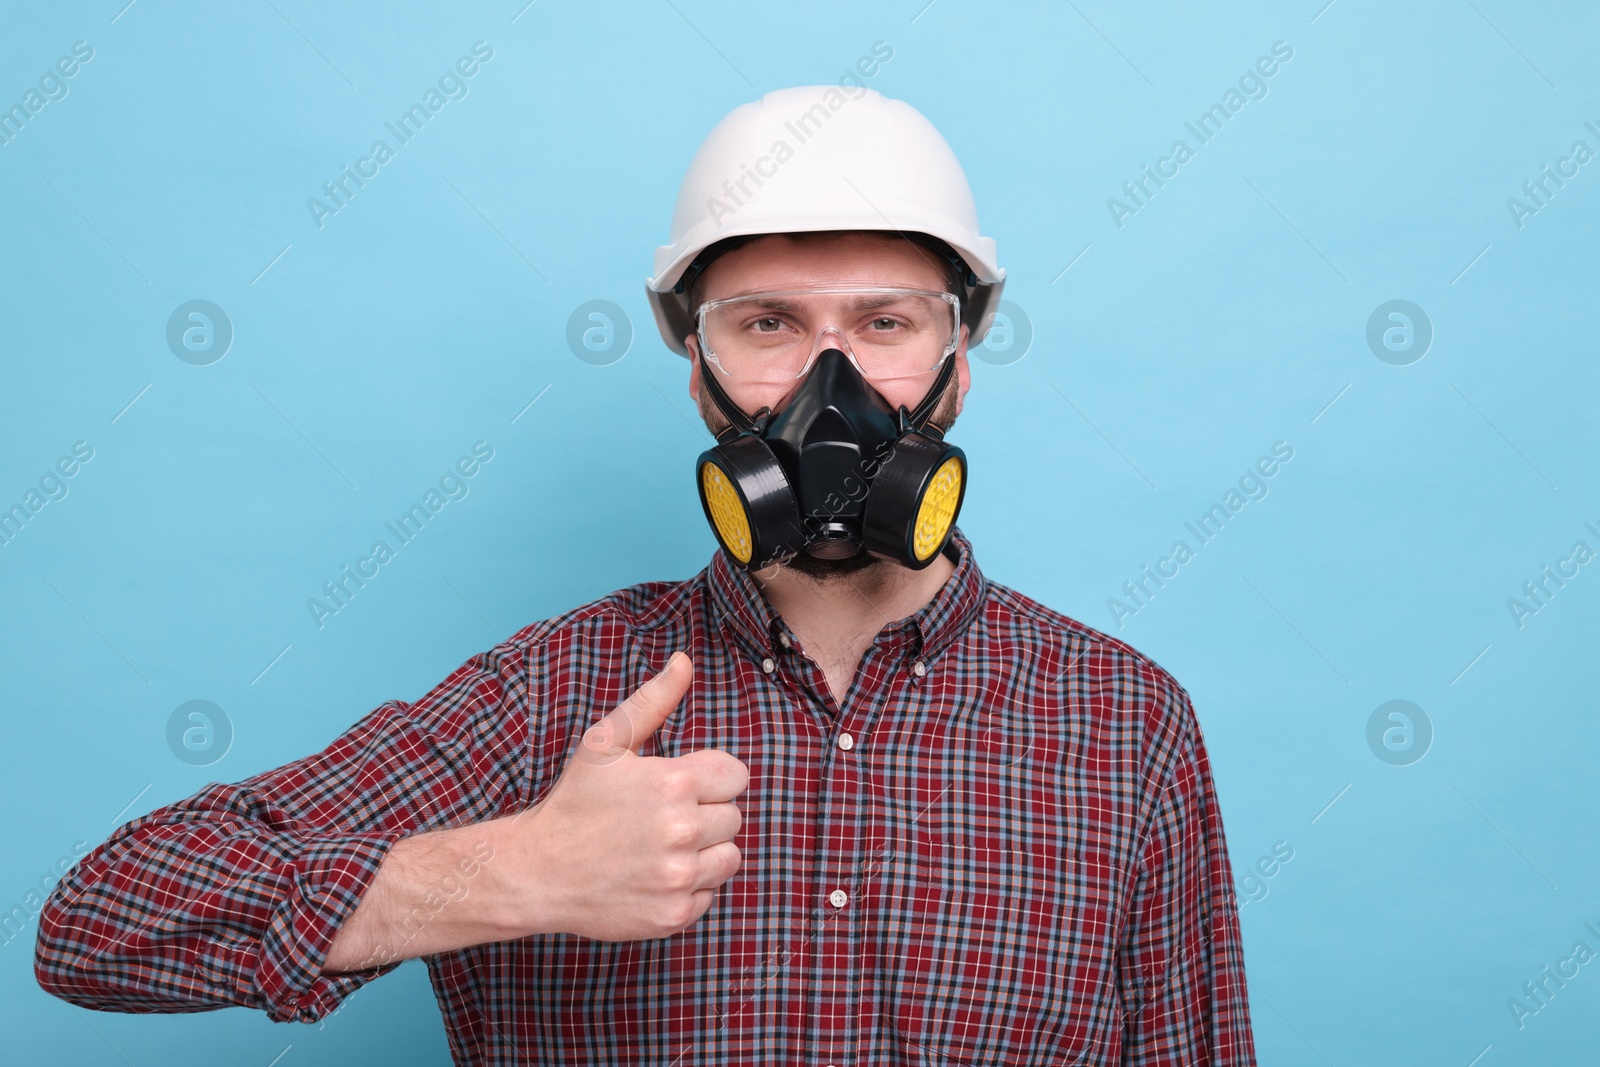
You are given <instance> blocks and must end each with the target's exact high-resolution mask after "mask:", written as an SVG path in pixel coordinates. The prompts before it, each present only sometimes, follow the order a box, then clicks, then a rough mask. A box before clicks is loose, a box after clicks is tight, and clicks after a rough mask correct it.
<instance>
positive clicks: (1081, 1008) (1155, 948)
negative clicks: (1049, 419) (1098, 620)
mask: <svg viewBox="0 0 1600 1067" xmlns="http://www.w3.org/2000/svg"><path fill="white" fill-rule="evenodd" d="M947 552H948V554H949V555H950V556H951V557H952V558H954V559H955V560H956V569H955V573H954V575H953V577H952V578H951V579H950V580H949V581H948V582H947V583H945V585H944V586H943V587H942V588H941V589H940V590H939V592H938V593H937V595H935V596H934V598H933V599H932V600H931V601H930V602H929V603H928V604H927V605H925V606H924V607H923V608H921V609H920V610H918V611H917V612H915V613H914V614H912V615H910V616H908V617H906V618H904V619H900V620H898V621H895V622H893V623H891V624H888V625H885V626H884V627H883V629H882V630H881V631H880V632H879V634H878V635H877V637H876V638H875V639H874V642H873V644H872V646H871V647H870V648H869V649H868V650H867V652H866V655H865V657H864V658H863V660H862V662H861V665H860V667H859V669H858V670H857V672H856V675H855V679H854V681H853V683H852V684H851V687H850V690H849V692H848V693H846V695H845V698H844V700H843V701H842V702H836V701H835V700H834V698H833V696H832V695H831V693H830V691H829V689H828V685H827V681H826V679H825V678H824V676H823V673H822V671H821V669H820V668H819V667H818V666H817V664H816V663H814V662H813V661H812V660H811V659H809V658H808V657H807V656H805V655H804V654H802V652H801V649H800V646H799V643H798V640H797V639H796V638H795V636H794V634H793V633H792V632H791V631H789V630H788V629H787V628H786V626H785V625H784V623H783V621H782V619H781V618H779V617H778V616H776V615H775V614H774V613H773V611H772V608H771V606H770V605H769V604H768V602H767V601H766V599H765V597H764V596H763V595H762V594H761V591H760V588H759V586H758V585H757V584H756V582H755V580H754V579H753V577H752V576H750V575H749V574H747V573H746V572H744V571H742V570H740V569H739V568H738V567H737V566H736V565H734V564H733V563H732V561H731V560H730V559H729V557H728V556H727V555H726V554H725V553H724V552H722V551H721V550H719V551H718V552H717V553H716V555H715V556H714V557H713V559H712V561H711V563H710V565H709V566H707V567H706V568H705V569H704V570H702V571H701V572H700V573H699V574H697V575H696V576H695V577H693V578H691V579H689V580H687V581H683V582H647V583H643V584H640V585H635V586H632V587H630V588H627V589H623V590H619V591H618V592H615V593H613V594H611V595H610V596H607V597H604V598H602V599H600V600H597V601H595V602H593V603H591V604H587V605H585V606H583V607H581V608H578V609H576V610H573V611H570V612H568V613H566V614H565V615H562V616H560V617H558V618H554V619H549V620H546V621H543V622H538V623H534V624H532V625H530V626H528V627H526V628H524V629H523V630H521V631H520V632H518V633H517V634H515V635H514V636H513V637H511V638H510V639H509V640H507V641H505V642H504V643H503V644H500V645H498V646H496V647H495V648H493V649H491V650H489V651H487V652H483V653H480V654H478V655H476V656H473V657H472V658H471V659H469V660H468V661H467V662H466V663H464V664H462V665H461V666H460V667H458V668H457V669H456V670H455V671H454V672H452V673H451V674H450V676H449V677H447V678H446V679H444V681H443V682H441V683H440V684H439V685H438V686H437V687H435V688H434V689H433V690H432V691H431V692H429V693H427V694H426V695H425V696H423V697H422V698H421V699H420V700H418V701H416V702H414V703H406V702H403V701H390V702H387V703H385V704H383V705H382V706H380V707H378V708H377V709H376V710H374V711H372V712H371V713H370V714H368V715H367V716H366V717H364V718H363V719H361V720H360V721H359V722H357V723H356V724H355V725H354V726H353V727H351V728H350V729H349V730H348V731H347V732H346V733H345V734H343V735H342V736H341V737H339V738H338V739H337V740H335V741H334V742H333V743H332V744H331V745H329V746H328V748H327V749H325V750H324V751H322V752H320V753H318V754H316V755H312V756H307V757H306V758H304V759H301V760H297V761H295V762H293V763H290V764H288V765H287V766H284V767H280V768H278V769H276V770H271V771H266V772H264V773H262V774H258V775H256V776H254V777H252V778H248V779H246V780H244V781H242V782H239V783H237V784H233V785H219V784H210V785H208V786H207V787H206V788H205V789H203V790H201V791H200V792H199V793H197V794H196V795H195V796H193V797H190V798H189V799H187V800H183V801H179V802H177V803H174V804H170V805H168V806H166V807H163V808H160V809H158V810H156V811H154V812H152V813H150V814H148V815H145V816H143V817H141V818H138V819H136V820H134V821H133V822H131V823H129V824H127V825H126V826H124V827H122V828H121V829H119V830H117V831H116V832H115V833H114V834H113V835H112V836H111V838H110V839H109V840H107V841H106V842H105V843H104V844H102V845H100V846H99V847H98V848H96V849H95V850H94V851H92V852H91V853H89V854H88V855H86V856H85V857H83V858H82V860H80V861H79V863H78V864H77V866H76V867H74V868H73V870H72V871H71V872H70V873H69V874H68V876H67V877H65V878H64V879H63V880H62V882H61V884H60V885H59V886H58V887H57V888H56V890H55V892H54V893H53V894H52V896H51V898H50V900H49V901H48V903H47V905H46V907H45V909H44V911H43V913H42V914H41V916H40V921H39V937H38V945H37V953H36V959H35V970H36V974H37V976H38V980H39V982H40V983H41V984H42V985H43V986H44V988H45V989H46V990H48V991H49V992H51V993H53V994H55V995H57V996H60V997H63V998H65V999H67V1000H69V1001H71V1002H73V1003H75V1004H79V1005H82V1006H84V1007H90V1008H99V1009H104V1010H110V1011H132V1012H183V1011H205V1010H208V1009H211V1008H218V1007H222V1006H226V1005H243V1006H247V1007H253V1008H259V1009H262V1010H264V1011H265V1012H267V1014H268V1015H269V1016H270V1017H271V1018H272V1019H274V1020H278V1021H302V1022H313V1021H316V1020H318V1019H321V1018H323V1017H324V1016H326V1015H327V1014H328V1013H330V1012H332V1011H334V1010H335V1009H336V1008H337V1006H338V1005H339V1004H340V1002H341V1001H342V1000H343V999H344V998H345V997H346V996H348V995H349V994H350V993H352V992H353V991H354V990H356V989H357V988H359V987H360V986H361V985H362V984H364V983H365V982H367V981H370V980H371V979H372V978H374V977H377V976H379V975H381V974H384V973H387V972H388V971H389V970H392V969H393V968H394V967H395V966H398V964H395V963H391V964H386V965H384V966H382V967H379V968H377V969H375V970H366V971H360V972H355V973H347V974H335V975H327V976H324V975H322V974H321V965H322V962H323V960H324V959H325V958H326V956H327V952H328V948H329V945H330V943H331V942H332V940H333V936H334V933H335V932H336V931H337V929H338V927H339V925H340V923H341V922H342V921H343V920H344V919H345V918H346V917H347V916H348V915H349V914H350V913H351V911H353V910H354V908H355V906H356V904H357V903H358V902H359V901H360V899H361V896H362V894H363V892H364V891H365V889H366V887H367V886H368V884H369V883H370V882H371V880H372V878H373V876H374V874H375V873H376V871H377V869H378V866H379V864H380V863H381V861H382V860H383V858H384V854H385V852H386V851H387V850H388V848H389V847H390V846H391V845H392V844H393V843H394V842H395V841H397V840H399V839H400V838H402V837H405V836H407V835H409V834H414V833H417V832H419V831H422V830H429V829H437V828H442V827H449V826H459V825H463V824H467V823H471V822H477V821H481V820H484V819H489V818H493V817H496V816H501V815H509V814H512V813H514V812H517V811H521V810H523V809H525V808H527V807H528V806H530V805H531V804H533V803H534V802H536V801H537V800H538V799H539V798H540V797H541V796H542V795H543V793H544V792H545V791H546V790H548V789H549V788H550V787H551V786H553V785H554V784H555V780H556V777H557V776H558V775H559V773H560V771H561V769H562V767H563V766H564V764H565V762H566V759H567V757H568V756H569V755H570V754H571V753H572V752H573V751H574V749H575V746H576V745H577V743H578V741H579V739H580V737H581V736H582V734H583V732H584V730H585V729H586V728H587V727H588V726H589V725H591V724H592V723H593V722H595V721H597V720H598V719H599V718H600V717H601V716H602V715H604V714H605V713H606V712H607V711H609V710H610V709H611V708H612V707H613V706H615V705H616V704H618V703H620V702H621V701H622V700H623V699H624V698H625V697H626V696H627V695H628V694H629V693H630V692H632V690H634V689H635V688H637V687H638V686H639V685H640V684H641V683H643V682H644V681H645V680H646V679H647V678H648V677H649V676H650V675H652V674H653V673H655V672H656V671H658V670H660V668H661V667H662V666H663V665H664V664H665V663H666V660H667V658H668V656H669V655H670V654H671V653H672V652H673V651H674V650H675V649H683V650H686V651H688V652H689V653H690V654H691V655H692V656H693V658H694V669H695V677H694V682H693V686H692V687H691V689H690V691H689V695H688V696H687V697H686V698H685V700H684V703H683V705H682V706H681V707H680V708H679V709H677V710H676V711H674V712H673V714H672V715H671V716H670V717H669V718H668V719H667V721H666V722H665V723H664V724H663V725H662V727H661V729H660V730H659V731H658V732H657V733H656V735H655V736H654V737H653V738H652V739H651V740H649V741H647V742H646V743H645V746H644V748H643V750H642V754H644V755H669V756H670V755H680V754H684V753H688V752H691V751H694V750H696V749H701V748H719V749H723V750H726V751H728V752H731V753H733V754H734V755H736V756H738V757H739V758H740V759H741V760H743V761H744V762H745V763H746V764H747V765H748V766H749V768H750V785H749V788H748V789H747V790H746V792H745V793H743V794H742V795H741V796H740V797H739V798H738V804H739V806H740V809H741V811H742V814H743V823H742V826H741V828H740V830H739V833H738V835H737V837H736V838H735V839H734V840H735V843H736V844H737V845H738V846H739V849H740V851H741V852H742V853H743V857H744V860H743V866H742V867H741V868H740V870H739V871H738V873H737V874H735V875H734V876H733V878H731V879H730V880H729V881H728V882H727V883H725V884H724V885H723V886H722V887H721V888H720V889H719V890H718V892H717V895H716V901H715V903H714V904H713V905H712V907H711V910H710V911H708V912H707V913H706V914H705V915H704V916H702V917H701V918H700V919H699V920H698V921H697V922H696V923H695V924H694V925H692V926H690V927H689V928H688V929H687V930H686V931H684V932H682V933H680V934H677V935H674V936H671V937H664V938H657V939H653V940H644V941H628V942H602V941H594V940H590V939H588V938H584V937H578V936H574V935H566V934H554V935H536V936H531V937H525V938H522V939H520V940H516V941H504V942H498V943H494V944H484V945H478V946H475V947H473V948H468V949H464V950H461V951H456V952H447V953H441V954H439V955H435V956H430V957H428V958H427V966H428V970H429V974H430V977H431V979H432V982H433V987H434V990H435V993H436V994H437V997H438V1000H439V1004H440V1006H441V1009H442V1011H443V1014H444V1020H445V1024H446V1027H447V1029H448V1033H449V1039H450V1048H451V1051H452V1053H453V1055H454V1056H455V1058H456V1060H457V1061H458V1062H460V1063H470V1064H510V1063H532V1062H545V1063H651V1064H674V1065H685V1067H686V1065H689V1064H729V1063H784V1064H799V1063H804V1064H808V1065H817V1067H822V1065H827V1064H836V1065H840V1067H843V1065H846V1064H850V1065H856V1064H876V1063H906V1064H909V1063H915V1064H949V1063H964V1064H985V1065H987V1064H1002V1063H1003V1064H1022V1063H1028V1064H1068V1063H1076V1064H1088V1063H1093V1064H1118V1063H1120V1064H1152V1065H1153V1064H1185V1065H1195V1064H1249V1063H1254V1061H1255V1054H1254V1047H1253V1043H1252V1037H1251V1032H1250V1020H1249V1006H1248V1002H1247V998H1246V988H1245V974H1244V958H1243V951H1242V947H1241V942H1240V931H1239V922H1238V910H1237V904H1236V899H1235V896H1234V892H1233V884H1232V881H1233V880H1232V873H1231V871H1230V868H1229V862H1228V857H1227V852H1226V846H1225V843H1224V840H1223V827H1222V817H1221V814H1220V812H1219V810H1218V805H1217V799H1216V795H1215V793H1214V790H1213V785H1212V779H1211V771H1210V766H1209V763H1208V761H1207V756H1206V751H1205V747H1204V744H1203V740H1202V737H1201V733H1200V727H1199V724H1198V723H1197V721H1196V719H1195V715H1194V711H1193V708H1192V707H1191V705H1190V701H1189V697H1188V694H1187V693H1186V692H1185V691H1184V690H1183V688H1182V687H1181V686H1179V685H1178V683H1177V682H1176V681H1174V680H1173V679H1172V678H1171V676H1169V675H1168V674H1167V673H1166V672H1165V671H1163V670H1162V669H1161V668H1160V667H1158V666H1157V665H1156V664H1155V663H1153V662H1151V661H1150V660H1149V659H1147V658H1145V657H1144V656H1142V655H1140V654H1139V653H1138V652H1136V651H1134V650H1133V649H1132V648H1130V647H1128V646H1127V645H1125V644H1123V643H1121V642H1119V641H1116V640H1114V639H1112V638H1110V637H1108V636H1106V635H1105V634H1102V633H1099V632H1098V631H1095V630H1093V629H1090V628H1089V627H1086V626H1084V625H1083V624H1081V623H1079V622H1076V621H1074V620H1072V619H1070V618H1068V617H1066V616H1064V615H1061V614H1058V613H1057V612H1054V611H1051V610H1050V609H1048V608H1046V607H1044V606H1042V605H1040V604H1039V603H1037V602H1035V601H1033V600H1031V599H1029V598H1028V597H1026V596H1024V595H1022V594H1021V593H1018V592H1016V591H1014V590H1012V589H1009V588H1007V587H1006V586H1003V585H1000V584H998V583H996V582H992V581H989V580H987V579H985V578H984V577H983V575H982V573H981V572H980V571H979V569H978V565H977V563H976V561H975V560H974V557H973V553H972V546H971V544H970V542H969V541H968V540H967V538H966V537H965V536H964V535H963V534H962V533H961V531H960V530H959V529H957V530H956V531H955V533H954V535H953V536H952V539H951V542H950V545H949V546H948V548H947ZM486 862H491V863H492V862H493V860H492V859H489V860H487V861H486ZM468 891H469V892H470V885H469V886H468ZM430 906H432V905H430ZM437 906H442V907H448V906H451V905H450V903H449V902H448V901H444V900H441V901H440V902H439V903H438V905H437ZM420 921H426V914H423V915H421V917H420Z"/></svg>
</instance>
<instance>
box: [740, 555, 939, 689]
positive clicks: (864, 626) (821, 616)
mask: <svg viewBox="0 0 1600 1067" xmlns="http://www.w3.org/2000/svg"><path fill="white" fill-rule="evenodd" d="M953 573H955V564H954V563H952V562H950V559H949V557H947V556H946V555H945V554H944V553H942V552H941V553H940V554H939V556H938V557H937V558H936V559H935V560H934V561H933V562H932V563H930V564H929V565H928V566H926V567H924V568H923V569H921V570H912V569H911V568H909V567H903V566H901V565H900V564H898V563H891V562H889V561H887V560H881V559H880V560H877V561H875V562H874V563H873V564H872V565H871V566H868V567H864V568H862V569H861V570H859V571H856V572H854V573H852V574H835V575H830V576H828V577H825V578H813V577H811V576H809V575H806V574H802V573H800V572H798V571H796V570H794V569H793V568H791V567H779V568H778V569H777V573H776V574H774V575H771V576H770V577H769V576H767V575H758V576H757V578H756V581H757V583H758V584H759V585H760V586H761V589H762V592H763V593H765V594H766V597H767V600H768V602H769V603H771V604H772V608H773V610H774V611H776V612H777V613H778V614H779V615H780V616H782V617H783V620H784V622H786V623H787V624H788V625H789V628H790V629H791V630H793V631H794V633H795V636H796V637H798V638H799V639H800V646H801V648H802V649H804V650H805V651H806V652H807V653H808V654H810V655H811V657H812V658H813V659H827V660H830V661H833V662H835V663H837V662H839V661H841V660H848V661H849V665H850V666H851V668H852V669H853V667H854V664H855V663H856V662H857V661H859V660H860V658H861V655H862V654H863V653H864V652H865V651H866V649H867V648H868V647H869V646H870V645H871V644H872V639H873V638H874V637H876V636H877V634H878V632H879V631H880V630H882V629H883V628H884V627H885V626H887V625H889V624H890V623H892V622H896V621H898V620H900V619H903V618H905V617H906V616H908V615H912V614H915V613H916V612H917V611H918V610H920V609H921V608H923V607H924V606H925V605H927V603H928V602H929V601H930V600H932V599H933V598H934V596H936V595H937V594H938V592H939V590H940V589H941V588H943V587H944V584H945V582H947V581H949V579H950V575H951V574H953Z"/></svg>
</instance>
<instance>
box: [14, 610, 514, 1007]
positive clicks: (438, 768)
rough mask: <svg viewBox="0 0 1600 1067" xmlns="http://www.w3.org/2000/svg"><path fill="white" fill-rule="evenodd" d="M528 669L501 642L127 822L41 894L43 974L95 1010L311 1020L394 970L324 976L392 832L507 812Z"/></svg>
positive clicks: (37, 967) (37, 957)
mask: <svg viewBox="0 0 1600 1067" xmlns="http://www.w3.org/2000/svg"><path fill="white" fill-rule="evenodd" d="M526 679H527V673H526V671H525V650H523V649H521V648H519V647H518V646H515V645H513V644H511V643H510V642H508V643H507V644H504V645H501V646H498V647H497V648H495V649H493V650H491V651H489V652H484V653H481V654H479V655H477V656H474V657H473V658H472V659H470V660H468V661H467V662H466V663H464V664H462V665H461V666H460V667H458V668H457V669H456V670H455V671H453V672H452V673H451V674H450V676H449V677H447V678H446V679H445V680H444V681H443V682H441V683H440V684H439V685H438V686H436V687H435V688H434V689H433V690H432V691H430V692H429V693H427V694H426V695H425V696H424V697H423V698H422V699H420V700H418V701H416V702H415V703H405V702H401V701H389V702H386V703H384V704H382V705H381V706H379V707H378V708H376V709H375V710H374V711H372V712H371V713H369V714H368V715H366V716H365V717H363V718H362V719H361V720H360V721H359V722H357V723H356V724H355V725H354V726H352V727H351V728H350V729H349V730H347V731H346V732H345V733H344V734H342V735H341V736H340V737H338V738H337V739H336V740H335V741H334V742H333V743H332V744H330V745H329V746H328V747H327V748H326V749H324V750H323V751H321V752H319V753H317V754H315V755H311V756H307V757H305V758H303V759H300V760H296V761H294V762H293V763H289V764H286V765H284V766H282V767H278V768H276V769H274V770H270V771H266V772H264V773H262V774H258V775H255V776H254V777H251V778H247V779H245V780H243V781H241V782H237V783H233V784H217V783H212V784H209V785H207V786H206V787H205V788H204V789H202V790H201V791H200V792H198V793H196V794H195V795H194V796H191V797H189V798H187V799H184V800H181V801H178V802H176V803H173V804H169V805H166V806H165V807H161V808H158V809H157V810H155V811H153V812H150V813H149V814H147V815H144V816H141V817H139V818H137V819H135V820H133V821H132V822H130V823H128V824H126V825H124V826H122V827H121V828H119V829H118V830H117V831H116V832H114V833H113V834H112V835H111V837H110V838H108V839H107V840H106V841H105V842H104V843H102V844H101V845H99V846H98V847H97V848H95V849H94V850H92V851H91V852H89V853H88V854H86V855H85V856H84V857H83V858H82V859H80V860H79V861H78V863H77V864H76V865H75V866H74V867H73V868H72V870H71V871H69V872H68V873H67V875H66V876H65V877H63V878H62V880H61V881H60V883H58V884H57V885H56V887H55V888H54V889H53V890H52V892H51V894H50V897H49V899H48V900H47V901H46V902H45V905H44V907H43V909H42V910H41V912H40V915H39V932H38V938H37V942H36V948H35V954H34V973H35V976H36V978H37V980H38V981H39V984H40V985H41V986H42V987H43V988H44V989H45V991H46V992H49V993H51V994H54V995H55V996H58V997H61V998H62V999H64V1000H67V1001H69V1002H70V1003H73V1004H77V1005H79V1006H82V1007H86V1008H95V1009H100V1010H105V1011H123V1012H140V1013H152V1012H193V1011H208V1010H211V1009H215V1008H221V1007H229V1006H239V1007H249V1008H256V1009H259V1010H262V1011H264V1012H266V1013H267V1015H268V1016H269V1017H270V1018H271V1019H273V1020H274V1021H277V1022H293V1021H298V1022H315V1021H317V1020H319V1019H321V1018H323V1017H324V1016H326V1015H327V1014H329V1013H330V1012H332V1011H333V1010H334V1009H335V1008H337V1007H338V1006H339V1004H340V1003H341V1002H342V1001H343V1000H344V998H345V997H347V996H349V995H350V994H351V993H352V992H354V991H355V990H356V989H358V988H359V987H360V986H362V985H364V984H365V983H366V982H368V981H371V980H372V979H373V978H376V977H379V976H380V975H383V974H386V973H388V972H389V971H391V970H393V969H394V968H395V967H397V966H399V962H398V961H397V962H393V963H388V964H384V965H381V966H377V967H374V968H372V969H370V970H361V971H352V972H348V973H340V974H332V975H324V974H322V967H323V964H324V962H325V961H326V959H327V956H328V952H329V949H330V948H331V946H332V944H333V940H334V936H335V934H337V932H338V930H339V928H340V926H341V925H342V924H343V923H344V922H345V920H346V919H348V918H349V916H350V915H351V913H352V912H354V911H355V909H356V907H357V905H358V904H360V902H361V899H362V897H363V896H364V894H365V893H366V891H367V889H368V887H369V886H370V885H371V883H372V880H373V878H374V877H375V876H376V875H377V873H378V869H379V866H380V865H381V864H382V862H383V860H384V857H385V856H386V855H387V854H388V851H389V849H390V848H391V847H392V846H393V845H394V843H395V842H396V841H399V840H400V839H402V838H404V837H407V836H409V835H411V834H415V833H420V832H423V831H426V830H433V829H442V828H446V827H453V826H461V825H466V824H469V823H474V822H481V821H483V820H485V819H490V818H495V817H497V816H499V815H502V814H509V813H510V812H512V811H515V810H519V806H520V804H521V801H522V799H523V794H524V791H525V787H526V783H527V781H528V767H527V765H526V763H527V757H528V752H529V747H528V744H527V741H528V723H527V719H528V714H527V712H528V702H527V681H526Z"/></svg>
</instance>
